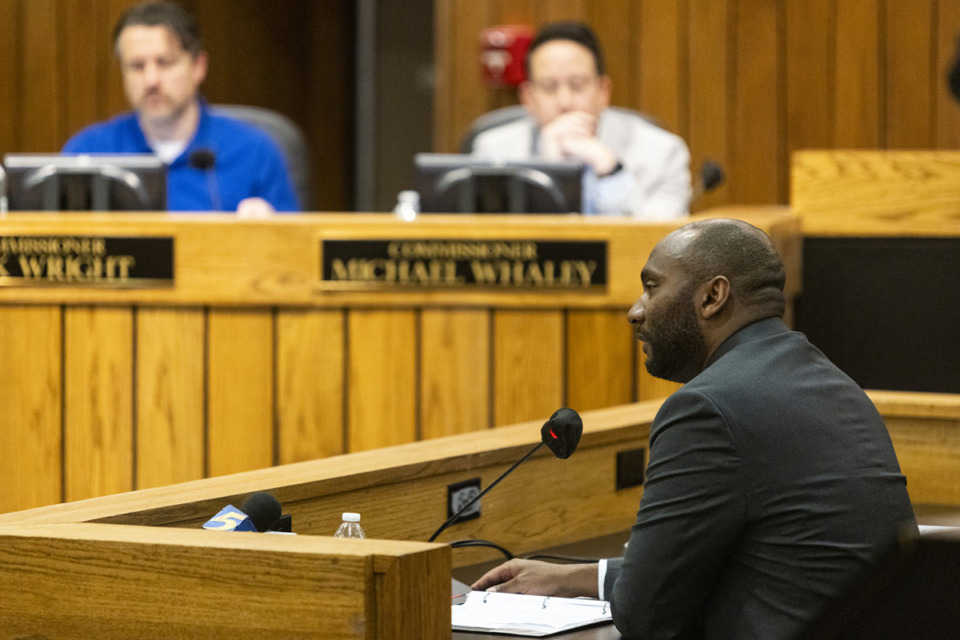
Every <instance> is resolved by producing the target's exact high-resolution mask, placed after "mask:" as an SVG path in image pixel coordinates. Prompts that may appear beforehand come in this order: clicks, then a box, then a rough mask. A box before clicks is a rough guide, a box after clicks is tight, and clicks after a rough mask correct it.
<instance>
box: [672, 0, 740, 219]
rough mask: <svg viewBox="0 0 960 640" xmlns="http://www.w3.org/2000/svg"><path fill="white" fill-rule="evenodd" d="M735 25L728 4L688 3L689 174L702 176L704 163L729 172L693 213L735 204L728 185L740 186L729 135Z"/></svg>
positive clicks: (706, 0)
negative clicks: (731, 162) (707, 161)
mask: <svg viewBox="0 0 960 640" xmlns="http://www.w3.org/2000/svg"><path fill="white" fill-rule="evenodd" d="M735 24H736V23H735V22H734V20H733V15H732V13H731V9H730V6H729V2H728V0H689V14H688V17H687V25H688V27H687V28H688V33H689V39H688V42H687V58H686V59H687V62H688V65H689V67H688V70H687V73H686V76H687V80H686V83H687V85H686V91H687V95H688V96H689V98H690V103H689V106H688V107H687V112H688V114H689V119H690V122H689V125H688V128H687V134H686V136H687V143H688V144H689V146H690V157H691V173H692V174H693V175H695V176H696V175H699V167H700V163H701V160H702V159H710V160H713V161H715V162H719V163H721V165H723V166H724V167H725V168H726V173H727V179H726V182H725V183H724V184H722V185H720V187H719V188H717V189H716V190H714V191H712V192H710V193H708V194H705V195H704V196H703V197H702V198H701V199H700V201H698V202H696V203H694V208H695V209H702V208H708V207H712V206H717V205H719V204H721V203H725V202H729V201H731V199H732V197H731V195H730V189H731V186H730V185H731V184H735V183H736V182H738V179H737V176H736V175H730V166H729V160H730V158H731V153H732V151H731V144H730V140H729V137H728V131H731V130H732V114H733V105H732V104H730V90H729V88H730V83H731V82H732V81H733V71H732V69H731V59H732V54H731V47H730V35H729V33H730V31H731V30H732V28H733V27H732V25H735ZM662 90H667V89H662ZM694 180H696V178H694Z"/></svg>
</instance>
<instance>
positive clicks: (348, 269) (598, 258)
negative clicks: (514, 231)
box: [321, 239, 607, 290]
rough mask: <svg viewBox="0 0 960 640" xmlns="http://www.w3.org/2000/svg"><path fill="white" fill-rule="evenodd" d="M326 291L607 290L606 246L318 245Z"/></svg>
mask: <svg viewBox="0 0 960 640" xmlns="http://www.w3.org/2000/svg"><path fill="white" fill-rule="evenodd" d="M321 254H322V259H321V262H322V264H321V273H322V276H321V280H322V282H323V283H324V284H327V285H330V286H338V287H341V288H342V287H343V286H350V285H355V286H358V287H364V288H371V287H373V288H390V287H402V286H408V287H476V288H480V287H483V288H500V289H540V290H556V289H587V288H596V287H603V286H606V284H607V243H606V242H604V241H570V240H556V241H552V240H422V239H421V240H379V239H374V240H324V241H323V243H322V251H321Z"/></svg>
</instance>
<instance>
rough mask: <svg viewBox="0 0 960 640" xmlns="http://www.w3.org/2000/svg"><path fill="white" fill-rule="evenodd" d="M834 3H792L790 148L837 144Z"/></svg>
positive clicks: (788, 80)
mask: <svg viewBox="0 0 960 640" xmlns="http://www.w3.org/2000/svg"><path fill="white" fill-rule="evenodd" d="M834 4H835V0H787V2H786V3H784V11H785V14H786V17H785V19H786V33H785V39H786V44H785V46H786V56H787V60H789V61H790V64H788V65H787V67H786V136H787V139H786V146H787V149H788V151H792V150H794V149H825V148H829V147H831V146H832V145H833V134H834V131H833V118H834V104H833V87H834V85H833V80H834V77H833V75H832V74H831V73H830V68H831V64H832V61H833V59H834V56H835V53H836V50H835V44H834V42H833V37H832V34H833V33H834V30H835V29H834V23H833V20H834V16H835V12H834Z"/></svg>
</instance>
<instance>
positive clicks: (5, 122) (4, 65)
mask: <svg viewBox="0 0 960 640" xmlns="http://www.w3.org/2000/svg"><path fill="white" fill-rule="evenodd" d="M19 16H20V3H19V2H11V1H10V0H7V1H6V2H0V87H6V88H7V91H8V92H9V93H10V94H19V91H20V85H19V78H18V73H17V72H18V67H17V62H18V61H19V59H20V56H19V55H18V50H17V32H18V30H19V28H20V23H19ZM16 110H17V109H16V105H15V103H14V101H13V100H10V99H7V100H2V101H0V152H3V153H6V152H7V151H10V150H12V149H16V148H17V147H18V146H19V144H20V142H19V139H18V133H19V130H20V127H19V126H18V125H19V123H18V122H17V119H16V118H15V117H14V114H15V113H16Z"/></svg>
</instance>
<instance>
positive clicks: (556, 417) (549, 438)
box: [427, 408, 583, 542]
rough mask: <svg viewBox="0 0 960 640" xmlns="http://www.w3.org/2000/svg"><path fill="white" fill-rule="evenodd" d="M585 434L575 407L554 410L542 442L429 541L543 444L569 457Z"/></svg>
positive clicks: (434, 537)
mask: <svg viewBox="0 0 960 640" xmlns="http://www.w3.org/2000/svg"><path fill="white" fill-rule="evenodd" d="M581 435H583V420H581V419H580V415H579V414H578V413H577V412H576V411H574V410H573V409H567V408H563V409H557V410H556V411H554V412H553V415H552V416H550V419H549V420H547V421H546V422H545V423H544V424H543V427H541V428H540V443H539V444H538V445H537V446H535V447H534V448H533V449H531V450H530V451H528V452H527V455H525V456H523V457H522V458H520V459H519V460H517V462H516V463H515V464H514V465H513V466H512V467H510V468H509V469H507V470H506V471H504V472H503V474H502V475H501V476H500V477H499V478H497V479H496V480H494V481H493V482H491V483H490V486H488V487H487V488H486V489H484V490H483V491H481V492H480V493H478V494H477V495H476V496H474V498H473V500H470V501H469V502H467V503H466V504H465V505H463V506H462V507H460V510H459V511H457V512H456V513H455V514H453V515H452V516H450V518H449V519H448V520H447V521H446V522H444V523H443V524H442V525H440V528H439V529H437V530H436V531H434V533H433V535H432V536H430V539H429V540H427V542H433V541H434V540H436V539H437V536H439V535H440V534H441V533H443V531H444V529H446V528H447V527H449V526H450V525H451V524H453V523H454V522H456V521H457V518H459V517H460V516H461V515H462V514H463V513H464V512H465V511H466V510H467V509H469V508H470V507H471V506H472V505H473V504H474V503H475V502H476V501H477V500H479V499H480V498H482V497H483V496H485V495H486V494H487V492H488V491H490V489H493V488H494V487H495V486H497V484H499V483H500V481H501V480H503V479H504V478H506V477H507V476H508V475H510V473H511V472H512V471H513V470H514V469H516V468H517V467H519V466H520V463H522V462H523V461H524V460H526V459H527V458H529V457H530V456H532V455H533V454H534V452H536V450H537V449H539V448H540V447H542V446H543V445H547V447H548V448H549V449H550V450H551V451H553V455H555V456H557V457H558V458H561V459H564V460H565V459H567V458H569V457H570V455H571V454H572V453H573V452H574V451H575V450H576V449H577V445H578V444H579V443H580V436H581Z"/></svg>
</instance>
